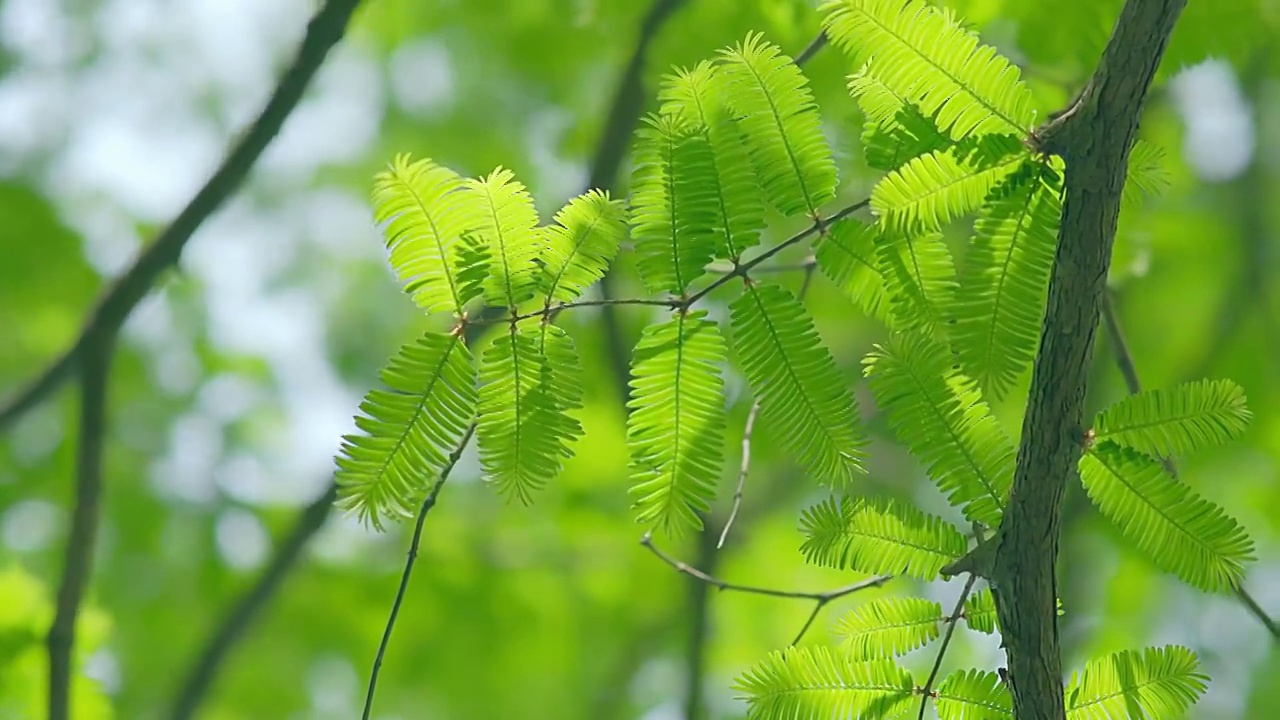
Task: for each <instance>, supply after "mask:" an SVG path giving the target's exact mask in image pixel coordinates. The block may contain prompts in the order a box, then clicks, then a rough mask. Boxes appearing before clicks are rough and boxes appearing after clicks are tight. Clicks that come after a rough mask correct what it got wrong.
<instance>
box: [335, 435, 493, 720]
mask: <svg viewBox="0 0 1280 720" xmlns="http://www.w3.org/2000/svg"><path fill="white" fill-rule="evenodd" d="M475 431H476V426H475V425H474V424H472V425H471V427H469V428H467V431H466V432H465V433H464V434H463V435H462V439H461V440H460V441H458V447H457V448H455V449H454V451H453V452H452V453H450V454H449V458H448V460H447V461H446V462H445V465H444V467H443V468H442V469H441V470H440V477H439V479H437V480H436V482H435V484H434V485H432V486H431V490H430V492H428V493H427V496H426V497H425V498H423V500H422V507H420V508H418V520H417V522H416V523H414V526H413V538H412V539H410V540H409V551H408V553H407V554H406V556H405V561H404V572H403V573H401V574H400V587H399V588H398V589H397V590H396V599H395V601H393V602H392V603H391V614H390V615H388V616H387V626H386V628H385V629H384V630H383V631H382V641H381V642H379V643H378V653H377V655H375V656H374V658H373V670H372V671H371V672H370V673H369V691H368V693H366V694H365V698H364V713H363V714H361V716H360V717H361V718H362V720H369V713H370V712H372V711H373V696H374V693H375V692H377V689H378V673H379V672H380V671H381V670H382V658H383V656H385V655H386V653H387V645H388V644H390V642H391V633H392V631H394V630H395V627H396V618H397V617H399V615H400V605H401V604H403V603H404V595H405V591H407V590H408V589H409V576H410V575H412V574H413V565H414V562H415V561H416V560H417V559H418V543H419V542H420V541H421V540H422V526H423V523H425V522H426V520H427V513H429V512H431V508H433V507H435V506H436V499H437V498H438V497H440V488H442V487H444V483H445V481H446V480H448V479H449V473H451V472H453V469H454V468H455V467H456V466H457V465H458V461H459V460H461V459H462V451H463V450H466V448H467V444H468V443H470V442H471V436H472V435H474V434H475Z"/></svg>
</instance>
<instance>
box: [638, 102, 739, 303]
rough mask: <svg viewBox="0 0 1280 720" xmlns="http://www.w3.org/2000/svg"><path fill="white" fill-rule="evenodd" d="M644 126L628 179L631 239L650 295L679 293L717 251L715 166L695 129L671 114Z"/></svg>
mask: <svg viewBox="0 0 1280 720" xmlns="http://www.w3.org/2000/svg"><path fill="white" fill-rule="evenodd" d="M645 122H646V127H644V128H642V129H641V130H640V135H639V137H640V140H639V146H638V147H637V149H636V167H635V171H634V173H633V175H632V180H631V185H632V189H633V190H632V196H631V223H632V230H631V236H632V238H633V239H634V240H635V247H636V255H637V262H638V264H639V266H640V273H641V277H643V278H644V281H645V284H646V285H647V286H648V288H649V289H650V291H652V292H655V293H656V292H664V291H665V292H668V293H671V294H672V295H681V294H683V293H684V291H685V289H686V288H688V287H689V283H691V282H693V281H694V280H696V279H697V278H698V277H699V276H701V275H702V274H703V273H704V272H705V266H706V264H707V263H709V262H711V258H712V257H714V256H715V253H716V250H717V242H716V236H715V233H714V230H713V221H714V218H715V217H716V215H717V213H718V211H719V200H718V198H717V197H716V194H715V193H714V192H713V188H715V187H716V185H715V178H716V173H715V166H714V163H713V160H712V153H711V147H710V145H708V144H707V142H706V138H705V137H704V136H703V135H702V134H701V133H699V132H698V129H697V127H696V126H694V125H691V124H689V123H687V122H685V121H684V120H681V119H680V118H678V117H676V116H674V115H659V116H653V117H649V118H646V120H645Z"/></svg>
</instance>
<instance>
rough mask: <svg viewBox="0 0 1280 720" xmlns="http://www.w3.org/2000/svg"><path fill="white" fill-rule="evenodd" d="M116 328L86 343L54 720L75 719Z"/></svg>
mask: <svg viewBox="0 0 1280 720" xmlns="http://www.w3.org/2000/svg"><path fill="white" fill-rule="evenodd" d="M115 340H116V334H115V332H114V328H109V327H108V328H101V329H95V331H94V332H92V333H91V334H90V335H89V336H88V338H87V340H86V341H85V353H86V355H85V362H84V363H83V365H82V369H81V372H80V382H81V388H80V442H79V446H78V447H77V449H76V497H75V509H74V510H73V511H72V516H71V533H70V535H69V536H68V537H67V549H66V553H65V559H64V560H63V564H62V579H61V580H60V581H59V584H58V599H57V605H56V607H55V610H54V616H53V624H52V625H51V626H50V627H49V635H48V637H47V639H46V642H47V645H48V648H49V720H67V718H68V717H70V715H71V684H72V683H71V667H72V658H73V656H74V654H75V640H76V618H77V617H78V616H79V614H80V603H81V602H82V601H83V600H84V592H85V587H86V586H87V585H88V584H89V578H90V577H91V576H92V575H93V552H94V548H95V546H96V543H97V536H98V522H99V519H100V518H101V515H102V448H103V444H104V438H105V435H106V424H107V384H108V380H109V376H110V373H111V356H112V353H113V351H114V347H115Z"/></svg>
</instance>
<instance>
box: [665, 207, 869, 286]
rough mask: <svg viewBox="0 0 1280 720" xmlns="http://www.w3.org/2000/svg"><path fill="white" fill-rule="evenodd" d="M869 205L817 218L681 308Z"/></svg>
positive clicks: (849, 208)
mask: <svg viewBox="0 0 1280 720" xmlns="http://www.w3.org/2000/svg"><path fill="white" fill-rule="evenodd" d="M869 204H871V199H870V198H867V199H864V200H859V201H858V202H856V203H854V204H852V205H849V206H848V207H845V208H844V209H842V210H840V211H839V212H837V213H836V214H834V215H832V216H831V217H829V218H826V219H821V218H819V219H818V220H815V221H814V222H813V224H812V225H810V226H809V227H807V228H805V229H804V230H801V231H800V232H798V233H796V234H795V235H792V236H791V237H789V238H787V239H786V240H783V241H782V242H780V243H778V244H777V245H774V246H773V247H771V248H769V249H768V250H766V251H765V252H762V253H760V254H759V255H757V256H755V257H753V258H751V259H750V260H748V261H747V262H744V263H742V264H741V265H739V266H738V267H737V268H736V269H735V270H734V271H733V272H730V273H727V274H725V275H721V276H720V277H718V278H716V279H715V280H713V281H712V282H711V284H710V285H708V286H706V287H704V288H702V289H701V290H699V291H698V292H696V293H694V294H692V295H690V296H689V297H687V298H685V300H684V302H683V305H682V306H683V307H686V308H688V307H692V306H693V305H694V304H696V303H697V302H698V301H699V300H701V299H702V298H704V297H706V296H707V295H710V294H711V292H712V291H714V290H716V289H718V288H720V287H721V286H722V285H724V284H726V283H728V282H729V281H730V280H733V279H734V278H735V277H746V276H747V273H749V272H751V271H752V270H753V269H755V268H756V267H757V266H758V265H761V264H763V263H765V262H767V261H768V260H769V258H771V257H773V256H774V255H777V254H778V253H780V252H782V251H783V250H786V249H787V248H789V247H791V246H793V245H796V244H798V243H800V242H801V241H803V240H805V239H806V238H808V237H809V236H810V235H813V234H814V233H825V232H826V231H827V227H828V226H830V225H831V224H832V223H834V222H836V221H837V220H841V219H843V218H845V217H848V216H849V215H852V214H853V213H855V212H857V211H859V210H861V209H862V208H864V207H866V206H867V205H869Z"/></svg>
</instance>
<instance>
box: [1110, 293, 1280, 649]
mask: <svg viewBox="0 0 1280 720" xmlns="http://www.w3.org/2000/svg"><path fill="white" fill-rule="evenodd" d="M1112 305H1113V300H1112V297H1111V291H1110V289H1108V290H1107V292H1106V293H1105V294H1104V295H1103V304H1102V317H1103V319H1104V320H1105V322H1106V326H1107V336H1108V337H1109V338H1110V339H1111V349H1112V352H1113V353H1115V356H1116V365H1117V366H1119V368H1120V374H1121V375H1123V376H1124V384H1125V387H1126V388H1128V390H1129V394H1130V395H1137V394H1138V393H1140V392H1142V382H1141V381H1140V380H1139V379H1138V371H1137V369H1136V366H1135V365H1134V362H1133V355H1132V354H1130V352H1129V343H1128V342H1126V341H1125V335H1124V329H1123V328H1122V327H1121V326H1120V319H1119V317H1117V316H1116V312H1115V308H1114V307H1113V306H1112ZM1160 462H1161V463H1162V464H1163V465H1164V467H1165V470H1167V471H1168V473H1169V475H1170V476H1172V477H1174V478H1176V477H1178V466H1177V464H1176V463H1175V462H1174V460H1173V458H1171V457H1167V458H1161V459H1160ZM1232 590H1233V591H1234V592H1235V594H1236V597H1238V598H1240V602H1241V604H1243V605H1244V607H1245V609H1246V610H1248V611H1249V613H1250V614H1251V615H1253V616H1254V617H1256V618H1257V619H1258V621H1259V622H1261V623H1262V626H1263V627H1265V628H1266V629H1267V631H1268V632H1270V633H1271V637H1272V639H1274V640H1275V641H1276V642H1280V624H1277V622H1276V621H1275V620H1274V619H1273V618H1272V617H1271V616H1270V615H1268V614H1267V612H1266V610H1263V609H1262V606H1261V605H1259V604H1258V601H1257V600H1255V599H1254V598H1253V596H1252V595H1250V594H1249V591H1247V590H1245V589H1244V585H1241V584H1236V585H1234V586H1233V587H1232Z"/></svg>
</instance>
